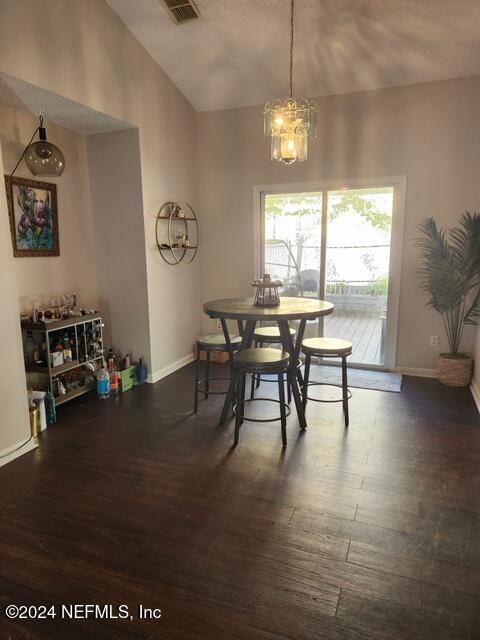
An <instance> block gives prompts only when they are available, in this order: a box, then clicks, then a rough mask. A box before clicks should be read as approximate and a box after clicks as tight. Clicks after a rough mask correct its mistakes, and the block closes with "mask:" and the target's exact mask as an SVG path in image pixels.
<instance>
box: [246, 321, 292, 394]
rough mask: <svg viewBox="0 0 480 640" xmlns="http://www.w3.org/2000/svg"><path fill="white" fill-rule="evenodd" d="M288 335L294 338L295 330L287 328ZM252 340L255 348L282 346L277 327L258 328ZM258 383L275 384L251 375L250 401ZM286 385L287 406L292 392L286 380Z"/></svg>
mask: <svg viewBox="0 0 480 640" xmlns="http://www.w3.org/2000/svg"><path fill="white" fill-rule="evenodd" d="M289 331H290V335H291V336H292V338H295V336H296V335H297V332H296V331H295V329H292V328H291V327H289ZM253 340H254V344H255V346H259V347H260V348H261V347H263V346H264V345H265V344H282V338H281V336H280V329H279V328H278V327H259V328H258V329H255V333H254V334H253ZM260 382H275V381H274V380H268V379H265V378H261V377H260V376H259V375H255V374H252V385H251V387H250V399H251V400H253V398H254V397H255V389H258V387H259V386H260ZM285 382H286V383H287V398H288V404H290V402H291V401H292V390H291V388H290V385H289V384H288V380H287V379H285Z"/></svg>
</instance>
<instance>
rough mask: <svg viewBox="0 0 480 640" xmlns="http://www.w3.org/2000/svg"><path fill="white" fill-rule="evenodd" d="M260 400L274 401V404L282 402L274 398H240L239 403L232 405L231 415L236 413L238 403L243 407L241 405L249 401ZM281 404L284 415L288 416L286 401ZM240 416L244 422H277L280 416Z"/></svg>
mask: <svg viewBox="0 0 480 640" xmlns="http://www.w3.org/2000/svg"><path fill="white" fill-rule="evenodd" d="M260 400H263V402H275V404H282V403H281V402H280V400H276V399H275V398H247V399H246V400H242V401H241V402H240V403H238V402H237V403H235V404H234V405H233V415H234V416H236V415H237V407H238V405H239V404H241V405H242V407H243V405H245V404H248V403H249V402H258V401H260ZM283 405H284V407H285V417H286V418H288V416H289V415H290V407H289V406H288V404H287V403H286V402H284V403H283ZM242 418H243V420H245V422H277V421H278V420H281V416H278V418H247V417H246V416H245V415H242Z"/></svg>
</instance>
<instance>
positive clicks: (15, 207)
mask: <svg viewBox="0 0 480 640" xmlns="http://www.w3.org/2000/svg"><path fill="white" fill-rule="evenodd" d="M5 187H6V190H7V203H8V215H9V218H10V231H11V234H12V245H13V255H14V256H15V257H24V258H25V257H41V256H59V255H60V247H59V243H58V213H57V185H55V184H52V183H50V182H38V181H37V180H29V179H25V178H15V177H11V176H5Z"/></svg>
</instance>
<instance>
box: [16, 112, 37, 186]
mask: <svg viewBox="0 0 480 640" xmlns="http://www.w3.org/2000/svg"><path fill="white" fill-rule="evenodd" d="M39 120H40V124H39V125H38V127H37V128H36V129H35V131H34V132H33V135H32V137H31V138H30V140H29V142H28V144H27V146H26V147H25V149H24V150H23V152H22V155H21V156H20V158H19V159H18V162H17V164H16V165H15V168H14V170H13V171H12V173H11V174H10V178H12V177H13V174H14V173H15V171H16V170H17V169H18V165H19V164H20V162H21V161H22V160H23V158H24V156H25V154H26V152H27V149H28V147H29V146H30V145H31V144H32V140H33V139H34V138H35V136H36V135H37V133H38V131H39V130H40V128H41V127H43V116H40V118H39Z"/></svg>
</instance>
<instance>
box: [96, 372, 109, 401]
mask: <svg viewBox="0 0 480 640" xmlns="http://www.w3.org/2000/svg"><path fill="white" fill-rule="evenodd" d="M97 395H98V397H99V399H100V400H105V398H109V397H110V376H109V375H108V371H107V370H106V369H105V367H101V368H100V369H99V370H98V373H97Z"/></svg>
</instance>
